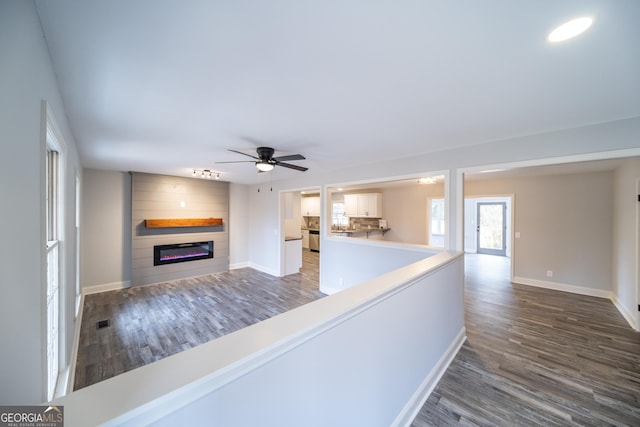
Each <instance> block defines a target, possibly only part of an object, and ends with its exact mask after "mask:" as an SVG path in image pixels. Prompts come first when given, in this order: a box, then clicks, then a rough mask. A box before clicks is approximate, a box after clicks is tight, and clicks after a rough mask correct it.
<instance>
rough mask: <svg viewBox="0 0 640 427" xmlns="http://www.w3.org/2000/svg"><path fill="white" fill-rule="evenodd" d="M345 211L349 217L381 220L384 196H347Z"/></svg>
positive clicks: (373, 194)
mask: <svg viewBox="0 0 640 427" xmlns="http://www.w3.org/2000/svg"><path fill="white" fill-rule="evenodd" d="M344 211H345V215H346V216H349V217H357V218H380V217H381V216H382V194H381V193H362V194H345V195H344Z"/></svg>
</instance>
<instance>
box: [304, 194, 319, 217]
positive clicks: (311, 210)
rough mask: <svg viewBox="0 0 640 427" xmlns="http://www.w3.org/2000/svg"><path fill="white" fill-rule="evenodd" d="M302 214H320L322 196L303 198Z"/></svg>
mask: <svg viewBox="0 0 640 427" xmlns="http://www.w3.org/2000/svg"><path fill="white" fill-rule="evenodd" d="M302 216H320V197H303V198H302Z"/></svg>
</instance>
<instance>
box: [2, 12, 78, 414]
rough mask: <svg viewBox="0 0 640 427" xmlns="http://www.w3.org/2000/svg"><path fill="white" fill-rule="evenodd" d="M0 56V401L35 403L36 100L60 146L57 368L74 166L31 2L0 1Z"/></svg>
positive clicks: (67, 285) (66, 296)
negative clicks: (61, 216) (62, 208)
mask: <svg viewBox="0 0 640 427" xmlns="http://www.w3.org/2000/svg"><path fill="white" fill-rule="evenodd" d="M0 61H1V63H2V66H0V94H2V95H1V96H0V117H2V119H1V120H0V144H1V146H2V151H3V152H2V155H1V156H0V200H2V209H1V210H0V211H1V212H0V217H1V218H2V221H0V235H1V236H2V242H3V244H2V245H0V285H1V287H2V298H1V299H0V342H1V343H2V345H0V402H1V403H2V404H3V405H8V404H38V403H40V402H42V401H44V400H45V397H46V396H45V393H44V392H45V383H44V375H45V367H44V360H45V358H44V353H45V350H44V346H43V345H44V339H45V338H44V337H45V329H44V326H45V319H44V310H43V307H44V298H45V272H46V261H45V259H46V258H45V247H46V240H45V210H44V194H45V193H44V191H45V189H44V183H45V174H44V158H45V147H46V146H45V143H44V140H43V139H42V138H41V132H42V127H41V121H42V114H41V106H42V100H46V101H47V103H48V104H49V107H50V108H51V110H52V112H53V115H54V117H55V120H56V123H57V125H58V127H59V128H60V131H61V133H62V136H63V138H64V142H65V146H66V151H65V170H64V171H63V180H64V183H65V193H66V198H65V201H64V205H65V210H66V212H67V214H68V216H67V217H66V218H65V219H64V225H65V234H64V236H63V237H62V239H63V242H62V246H61V248H62V250H63V258H62V268H63V274H64V278H63V283H61V292H62V295H61V298H62V301H61V306H62V308H63V310H65V311H64V313H63V319H62V326H63V329H62V330H61V334H62V337H63V340H64V342H63V343H62V349H61V355H62V356H63V360H62V362H63V363H62V365H67V364H68V361H69V354H70V352H71V345H72V338H73V331H74V310H73V307H74V300H75V282H76V275H75V272H76V233H75V179H76V175H78V176H80V177H81V176H82V171H81V169H80V166H79V160H78V155H77V151H76V148H75V142H74V138H73V135H72V133H71V132H70V129H69V126H68V124H67V119H66V115H65V111H64V107H63V104H62V100H61V98H60V94H59V92H58V87H57V83H56V78H55V74H54V72H53V68H52V64H51V60H50V57H49V53H48V51H47V46H46V44H45V41H44V37H43V34H42V30H41V27H40V23H39V20H38V16H37V13H36V9H35V6H34V4H33V2H31V1H2V2H0ZM9 244H10V245H9Z"/></svg>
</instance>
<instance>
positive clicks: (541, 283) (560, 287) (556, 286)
mask: <svg viewBox="0 0 640 427" xmlns="http://www.w3.org/2000/svg"><path fill="white" fill-rule="evenodd" d="M513 283H518V284H520V285H527V286H535V287H537V288H545V289H553V290H556V291H562V292H570V293H572V294H580V295H588V296H591V297H598V298H606V299H612V297H613V292H611V291H607V290H603V289H593V288H586V287H584V286H575V285H568V284H565V283H557V282H547V281H546V280H537V279H528V278H526V277H517V276H515V277H514V278H513Z"/></svg>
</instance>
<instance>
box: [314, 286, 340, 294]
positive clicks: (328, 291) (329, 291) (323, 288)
mask: <svg viewBox="0 0 640 427" xmlns="http://www.w3.org/2000/svg"><path fill="white" fill-rule="evenodd" d="M318 290H319V291H320V292H322V293H323V294H325V295H333V294H335V293H336V292H340V291H341V290H342V289H337V288H332V287H329V286H323V285H320V287H319V289H318Z"/></svg>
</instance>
